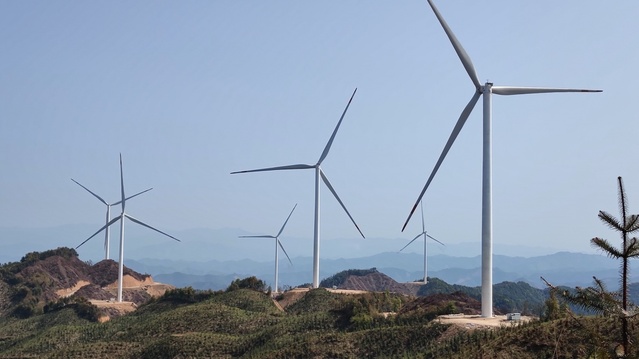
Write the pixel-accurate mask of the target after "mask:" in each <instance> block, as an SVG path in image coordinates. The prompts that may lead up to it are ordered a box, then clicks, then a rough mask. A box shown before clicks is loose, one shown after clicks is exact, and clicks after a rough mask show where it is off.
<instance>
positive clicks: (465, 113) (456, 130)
mask: <svg viewBox="0 0 639 359" xmlns="http://www.w3.org/2000/svg"><path fill="white" fill-rule="evenodd" d="M479 96H481V92H478V91H477V92H475V94H474V95H473V98H471V99H470V102H468V105H466V107H465V108H464V110H463V111H462V113H461V115H460V116H459V119H458V120H457V123H456V124H455V127H454V128H453V132H452V133H451V134H450V137H448V141H447V142H446V146H444V150H443V151H442V153H441V155H439V159H438V160H437V163H435V167H434V168H433V172H432V173H431V174H430V177H428V181H426V185H425V186H424V189H422V192H421V193H420V194H419V197H417V201H415V205H414V206H413V208H412V209H411V211H410V214H409V215H408V218H407V219H406V222H404V226H403V227H402V232H403V231H404V229H406V225H408V222H409V221H410V219H411V217H412V216H413V213H415V209H417V205H418V204H419V203H420V202H421V200H422V197H424V193H425V192H426V189H427V188H428V186H429V185H430V182H431V181H432V180H433V178H434V177H435V174H436V173H437V170H439V166H441V164H442V162H443V161H444V158H446V155H447V154H448V151H449V150H450V147H451V146H452V145H453V142H455V139H456V138H457V135H459V132H460V131H461V129H462V127H464V123H466V120H467V119H468V116H470V113H471V112H472V111H473V108H474V107H475V104H476V103H477V100H478V99H479Z"/></svg>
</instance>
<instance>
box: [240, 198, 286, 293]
mask: <svg viewBox="0 0 639 359" xmlns="http://www.w3.org/2000/svg"><path fill="white" fill-rule="evenodd" d="M295 207H297V204H295V206H293V209H292V210H291V213H290V214H289V215H288V217H286V221H284V224H283V225H282V228H280V231H279V232H277V234H276V235H274V236H271V235H267V234H265V235H261V236H240V238H274V239H275V290H274V291H273V293H277V291H278V288H279V287H278V286H277V280H278V278H279V250H278V248H277V247H278V246H279V247H280V248H282V252H284V254H285V255H286V258H288V261H289V263H291V265H293V262H292V261H291V257H289V256H288V253H286V249H284V246H283V245H282V242H280V234H282V232H283V231H284V227H286V223H288V220H289V218H291V215H292V214H293V211H294V210H295Z"/></svg>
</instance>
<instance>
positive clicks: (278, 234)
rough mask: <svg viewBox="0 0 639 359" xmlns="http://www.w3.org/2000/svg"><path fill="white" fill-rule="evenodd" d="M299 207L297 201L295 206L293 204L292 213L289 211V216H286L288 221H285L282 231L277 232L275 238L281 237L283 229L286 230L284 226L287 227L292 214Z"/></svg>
mask: <svg viewBox="0 0 639 359" xmlns="http://www.w3.org/2000/svg"><path fill="white" fill-rule="evenodd" d="M296 207H297V203H295V206H293V209H292V210H291V213H289V215H288V217H286V221H284V224H283V225H282V228H280V231H279V232H277V235H276V236H275V238H277V237H279V236H280V234H282V231H284V227H286V223H288V220H289V218H291V215H292V214H293V211H294V210H295V208H296Z"/></svg>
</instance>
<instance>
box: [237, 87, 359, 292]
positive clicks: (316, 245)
mask: <svg viewBox="0 0 639 359" xmlns="http://www.w3.org/2000/svg"><path fill="white" fill-rule="evenodd" d="M356 92H357V89H355V91H353V94H352V95H351V98H350V100H348V104H347V105H346V108H345V109H344V112H343V113H342V117H340V119H339V122H337V126H336V127H335V130H333V134H332V135H331V138H330V139H329V140H328V143H327V144H326V147H324V151H323V152H322V155H321V156H320V158H319V160H318V161H317V163H316V164H314V165H305V164H296V165H288V166H278V167H269V168H261V169H256V170H247V171H236V172H231V174H237V173H249V172H263V171H280V170H301V169H314V170H315V222H314V235H313V288H317V287H319V251H320V248H319V247H320V178H321V179H322V181H324V184H326V187H328V189H329V190H330V191H331V193H333V196H335V199H337V202H339V204H340V205H341V206H342V208H343V209H344V211H345V212H346V214H347V215H348V218H350V219H351V221H352V222H353V224H354V225H355V228H357V231H358V232H359V234H361V235H362V238H365V237H364V234H363V233H362V231H361V230H360V229H359V226H358V225H357V223H355V220H354V219H353V217H352V216H351V214H350V213H349V212H348V210H347V209H346V206H345V205H344V203H343V202H342V200H341V199H340V198H339V196H338V195H337V192H335V190H334V189H333V186H331V183H330V182H329V181H328V178H326V175H324V172H323V171H322V169H321V168H320V165H321V164H322V162H323V161H324V159H325V158H326V156H327V155H328V151H329V150H330V149H331V145H332V144H333V140H334V139H335V135H336V134H337V130H339V126H340V125H341V124H342V120H343V119H344V115H346V111H348V106H350V105H351V101H353V97H354V96H355V93H356Z"/></svg>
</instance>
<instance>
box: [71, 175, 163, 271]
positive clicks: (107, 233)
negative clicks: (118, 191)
mask: <svg viewBox="0 0 639 359" xmlns="http://www.w3.org/2000/svg"><path fill="white" fill-rule="evenodd" d="M71 181H73V182H75V183H76V184H77V185H78V186H80V187H82V188H84V189H85V190H87V192H89V193H91V194H92V195H93V196H94V197H95V198H97V199H98V200H99V201H100V202H102V203H104V204H105V205H106V208H107V210H106V223H109V221H110V220H111V206H117V205H118V204H120V203H122V201H121V200H120V201H117V202H115V203H111V204H109V203H107V201H105V200H104V199H102V197H100V196H98V195H97V194H95V193H94V192H93V191H91V190H90V189H88V188H86V187H85V186H83V185H82V184H81V183H80V182H78V181H76V180H74V179H73V178H71ZM152 189H153V188H149V189H147V190H144V191H142V192H138V193H136V194H134V195H133V196H129V197H127V198H125V199H126V200H129V199H131V198H133V197H136V196H139V195H141V194H142V193H145V192H148V191H150V190H152ZM110 238H111V231H110V228H109V227H107V228H106V230H105V231H104V259H109V250H110Z"/></svg>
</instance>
